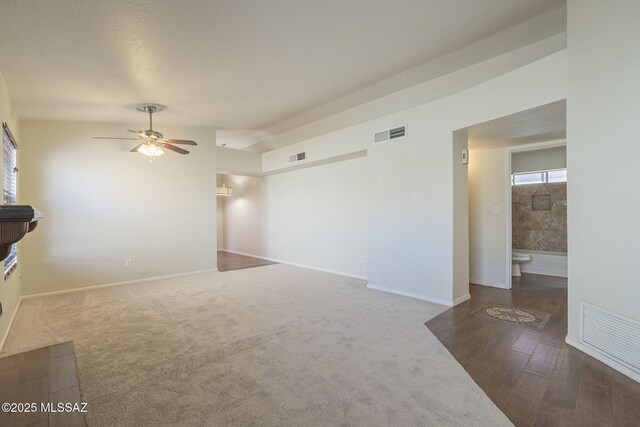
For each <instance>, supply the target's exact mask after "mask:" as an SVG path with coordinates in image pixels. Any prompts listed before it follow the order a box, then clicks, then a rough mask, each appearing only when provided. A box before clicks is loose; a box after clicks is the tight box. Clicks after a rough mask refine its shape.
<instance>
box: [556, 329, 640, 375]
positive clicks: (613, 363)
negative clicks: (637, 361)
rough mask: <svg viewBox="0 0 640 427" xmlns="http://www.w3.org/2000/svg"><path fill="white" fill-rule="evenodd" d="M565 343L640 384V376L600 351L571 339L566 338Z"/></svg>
mask: <svg viewBox="0 0 640 427" xmlns="http://www.w3.org/2000/svg"><path fill="white" fill-rule="evenodd" d="M565 342H566V343H567V344H569V345H570V346H572V347H575V348H577V349H578V350H580V351H582V352H583V353H586V354H588V355H589V356H591V357H593V358H594V359H597V360H599V361H601V362H602V363H604V364H605V365H607V366H609V367H611V368H613V369H615V370H616V371H618V372H620V373H621V374H623V375H626V376H627V377H629V378H631V379H632V380H634V381H636V382H639V383H640V374H639V373H637V372H635V371H632V370H631V369H629V368H627V367H626V366H624V365H622V364H620V363H618V362H616V361H615V360H613V359H611V358H610V357H608V356H607V355H606V354H604V353H601V352H599V351H598V350H596V349H594V348H592V347H589V346H586V345H584V344H582V343H581V342H580V341H577V340H574V339H573V338H569V337H566V338H565Z"/></svg>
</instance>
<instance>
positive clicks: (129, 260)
mask: <svg viewBox="0 0 640 427" xmlns="http://www.w3.org/2000/svg"><path fill="white" fill-rule="evenodd" d="M132 265H133V261H131V259H130V258H127V259H125V260H124V266H125V267H126V268H129V267H131V266H132Z"/></svg>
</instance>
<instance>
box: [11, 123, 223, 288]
mask: <svg viewBox="0 0 640 427" xmlns="http://www.w3.org/2000/svg"><path fill="white" fill-rule="evenodd" d="M20 128H21V146H20V150H21V155H22V158H21V179H22V181H21V182H22V186H21V197H22V199H23V200H25V201H28V202H29V203H31V204H33V205H35V206H37V207H39V208H41V209H42V210H43V212H44V215H45V218H44V219H43V220H42V221H41V224H39V225H38V228H37V229H36V230H35V231H34V232H33V233H31V234H32V235H30V236H29V238H26V239H24V244H23V245H22V249H23V259H24V262H23V266H22V273H23V277H22V279H23V287H24V293H25V294H37V293H42V292H51V291H58V290H63V289H70V288H78V287H85V286H91V285H100V284H108V283H114V282H120V281H127V280H135V279H141V278H148V277H156V276H163V275H170V274H177V273H185V272H192V271H198V270H206V269H212V268H215V267H216V221H215V215H216V197H215V183H216V164H215V150H216V148H215V131H214V130H213V129H200V128H176V127H164V128H163V129H162V131H163V132H164V133H165V135H174V136H176V137H181V138H190V139H194V140H196V141H197V142H198V146H197V147H192V148H190V151H191V154H189V155H187V156H181V155H178V154H175V153H171V152H169V153H167V154H165V155H164V156H162V157H160V158H158V159H157V160H155V161H154V162H153V163H149V161H148V160H147V158H145V157H144V156H142V155H140V154H138V153H130V152H129V150H130V149H131V147H132V144H133V143H134V141H114V140H94V139H91V137H92V136H110V135H122V133H123V130H124V129H127V128H131V127H130V126H127V125H123V124H98V123H69V122H47V121H22V122H20ZM125 133H126V132H125ZM126 258H130V259H132V260H133V266H132V267H131V268H125V262H124V261H125V259H126Z"/></svg>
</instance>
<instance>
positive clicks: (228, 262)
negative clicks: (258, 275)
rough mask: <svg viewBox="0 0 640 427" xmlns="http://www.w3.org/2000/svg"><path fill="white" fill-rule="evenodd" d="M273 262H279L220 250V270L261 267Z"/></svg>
mask: <svg viewBox="0 0 640 427" xmlns="http://www.w3.org/2000/svg"><path fill="white" fill-rule="evenodd" d="M271 264H277V263H275V262H272V261H267V260H264V259H260V258H254V257H250V256H244V255H237V254H231V253H229V252H225V251H218V271H231V270H240V269H243V268H253V267H261V266H263V265H271Z"/></svg>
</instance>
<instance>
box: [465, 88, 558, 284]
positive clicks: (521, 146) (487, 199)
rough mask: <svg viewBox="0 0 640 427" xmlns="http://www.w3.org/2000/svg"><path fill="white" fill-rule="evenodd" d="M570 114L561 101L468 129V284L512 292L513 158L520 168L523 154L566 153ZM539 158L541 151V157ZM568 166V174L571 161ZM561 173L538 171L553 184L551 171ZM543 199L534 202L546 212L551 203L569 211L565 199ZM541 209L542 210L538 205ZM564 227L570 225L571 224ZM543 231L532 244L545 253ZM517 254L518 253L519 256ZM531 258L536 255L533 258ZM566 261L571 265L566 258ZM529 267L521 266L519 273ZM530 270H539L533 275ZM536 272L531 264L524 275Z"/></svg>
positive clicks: (533, 236)
mask: <svg viewBox="0 0 640 427" xmlns="http://www.w3.org/2000/svg"><path fill="white" fill-rule="evenodd" d="M565 111H566V101H565V100H561V101H557V102H553V103H551V104H547V105H543V106H540V107H536V108H532V109H530V110H526V111H522V112H519V113H515V114H511V115H509V116H505V117H501V118H498V119H495V120H491V121H488V122H484V123H479V124H477V125H473V126H470V127H468V128H466V129H463V130H464V131H465V132H466V133H467V138H468V139H467V143H468V148H469V164H468V204H469V211H468V214H469V282H470V283H471V284H477V285H482V286H490V287H495V288H501V289H511V287H512V273H513V271H512V267H513V264H512V262H513V257H512V248H513V240H512V238H513V235H514V233H513V222H514V221H513V217H512V215H513V209H512V208H513V201H512V180H513V179H514V178H513V177H512V170H511V168H512V155H513V156H514V158H515V159H517V160H514V162H515V164H516V165H517V164H518V162H519V161H520V159H519V157H518V156H521V154H519V153H525V152H532V153H533V152H536V151H539V150H542V149H551V148H556V147H562V148H561V149H562V150H564V146H565V145H566V140H565V138H566V113H565ZM558 151H560V148H559V149H558ZM540 153H542V151H539V153H538V154H540ZM532 157H535V155H532ZM534 160H535V159H532V160H531V161H532V162H533V161H534ZM564 162H565V163H564V164H563V166H564V168H565V169H566V155H565V157H564ZM542 169H545V170H542ZM556 169H561V168H560V167H556V166H553V167H544V168H542V167H538V169H537V170H536V171H535V172H541V173H542V172H544V173H546V175H544V176H545V179H552V180H553V179H555V175H554V174H555V172H553V173H551V174H549V171H552V170H556ZM549 176H551V178H549ZM518 179H527V177H526V176H521V177H519V178H518ZM565 185H566V184H565ZM538 195H543V196H545V197H536V198H535V202H536V203H543V202H544V206H543V208H545V209H546V208H547V207H548V206H547V204H548V203H547V202H549V201H550V202H551V203H552V204H553V203H554V200H555V202H556V205H558V204H562V203H564V204H565V205H564V208H565V211H566V198H564V199H562V198H561V197H556V198H555V199H554V198H553V195H551V197H546V196H548V194H546V193H545V194H536V196H538ZM530 196H531V194H530V195H529V197H530ZM523 197H526V196H523ZM530 200H531V198H530ZM563 200H564V201H563ZM529 204H530V203H529ZM537 208H538V205H536V209H537ZM552 208H553V206H552ZM536 212H537V211H536ZM516 223H518V221H516ZM564 224H565V225H566V219H565V222H564ZM534 228H535V227H534ZM543 231H544V230H538V234H536V233H534V232H533V231H532V232H531V233H529V238H530V239H532V240H533V241H538V240H543V241H542V242H541V245H539V246H537V247H538V248H545V247H546V246H545V245H544V243H545V241H546V242H547V243H549V241H550V240H553V239H550V238H549V236H548V235H546V234H544V233H543ZM515 234H516V237H519V236H520V234H519V231H516V233H515ZM547 234H548V233H547ZM565 235H566V231H565ZM537 236H538V237H537ZM539 236H542V237H539ZM545 239H546V240H545ZM516 249H519V248H516ZM533 250H534V251H535V250H538V249H533ZM541 252H561V251H560V250H558V251H541ZM516 253H518V252H517V251H516ZM546 255H548V254H544V253H543V254H539V255H538V254H536V256H535V258H536V261H539V260H541V259H542V258H547V257H546ZM530 256H532V255H531V254H530ZM564 258H565V263H566V254H565V257H564ZM532 259H533V258H532ZM555 261H557V259H555ZM524 264H525V263H521V264H520V267H522V266H523V265H524ZM536 264H537V263H536ZM530 267H533V268H534V269H533V270H531V268H530ZM537 267H538V266H537V265H534V263H532V262H529V263H527V265H526V266H525V267H524V270H525V271H527V270H529V271H530V272H533V271H537V272H542V271H544V270H541V269H538V270H535V269H536V268H537ZM547 267H548V265H547ZM547 267H545V268H547ZM549 268H550V267H549ZM565 269H566V268H565ZM550 271H551V270H547V271H546V272H550Z"/></svg>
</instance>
